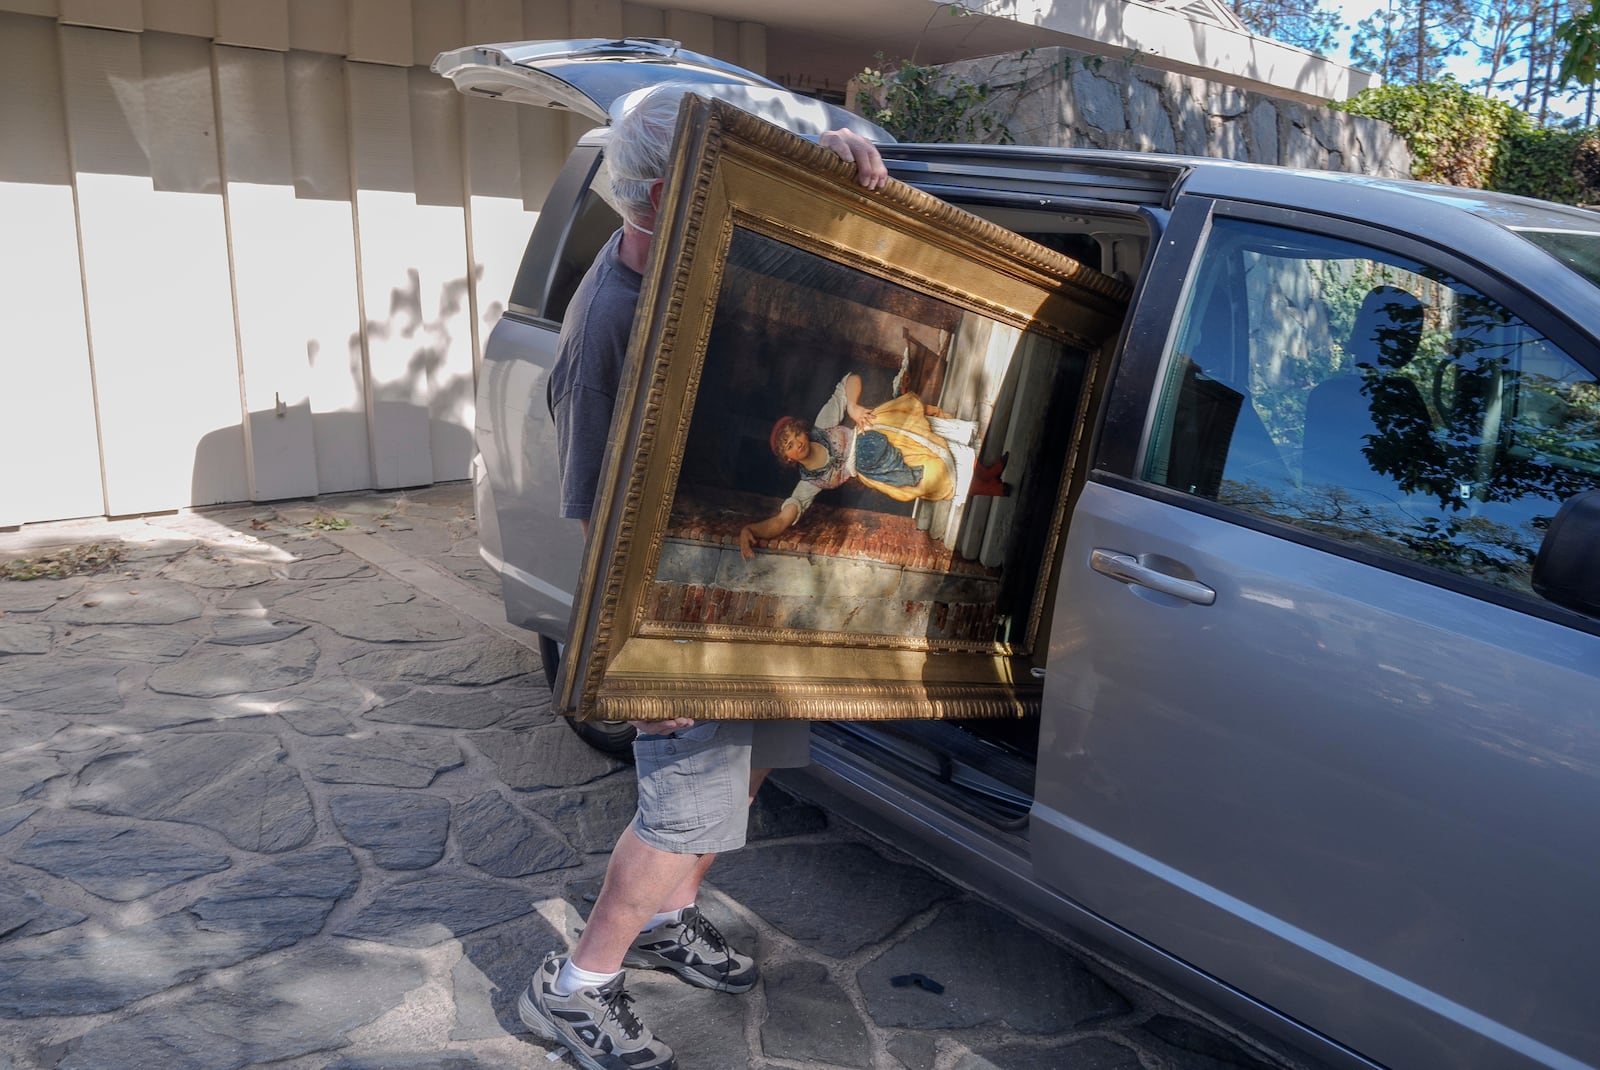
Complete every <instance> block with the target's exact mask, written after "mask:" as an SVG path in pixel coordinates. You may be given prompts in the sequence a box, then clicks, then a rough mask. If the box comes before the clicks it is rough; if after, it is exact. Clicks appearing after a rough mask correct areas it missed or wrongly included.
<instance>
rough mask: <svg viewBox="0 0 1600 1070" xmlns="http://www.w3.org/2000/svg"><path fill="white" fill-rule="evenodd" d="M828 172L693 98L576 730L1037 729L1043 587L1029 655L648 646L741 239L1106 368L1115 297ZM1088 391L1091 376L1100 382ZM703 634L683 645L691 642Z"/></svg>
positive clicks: (638, 351) (1031, 250) (1047, 255)
mask: <svg viewBox="0 0 1600 1070" xmlns="http://www.w3.org/2000/svg"><path fill="white" fill-rule="evenodd" d="M854 173H855V168H854V166H853V165H849V164H846V163H844V162H843V161H841V160H840V159H838V157H836V156H835V155H834V154H833V153H832V152H830V151H828V150H826V149H824V148H821V147H820V146H818V145H816V144H814V143H812V142H809V141H806V140H804V139H803V138H800V137H797V136H795V135H793V134H790V133H788V132H787V131H784V130H782V129H780V128H778V127H775V126H773V125H771V124H769V123H767V122H765V121H763V120H761V119H758V118H756V117H754V116H752V115H750V114H748V113H746V112H743V111H741V110H739V109H737V108H735V107H733V106H731V105H728V104H726V103H725V102H722V101H705V100H702V99H700V98H698V97H689V98H687V99H686V101H685V103H684V107H683V110H682V113H681V115H680V120H679V126H678V134H677V148H676V151H675V154H674V158H673V163H672V166H671V169H670V174H669V177H668V181H667V185H666V190H665V197H664V199H663V204H662V210H661V213H660V215H659V217H658V220H657V228H656V238H655V241H654V243H653V247H652V251H651V263H650V266H649V267H648V268H647V270H646V275H645V285H644V293H643V295H642V297H641V301H640V311H639V316H638V318H637V320H636V322H635V325H634V332H633V336H632V339H631V342H630V347H629V356H628V361H627V366H626V368H625V370H624V373H623V386H622V394H621V396H619V398H618V416H617V420H616V423H615V424H614V425H613V430H614V432H617V433H616V434H615V435H614V439H613V442H612V445H611V448H610V450H609V452H608V454H607V461H606V465H605V468H604V470H603V472H602V474H601V479H600V494H599V499H598V501H597V507H596V512H595V515H594V518H593V520H592V521H591V525H590V535H591V537H590V541H589V545H588V547H587V549H586V552H585V557H584V562H583V567H582V573H581V578H580V583H579V589H578V593H577V598H576V600H575V603H574V607H573V627H572V632H571V636H570V641H569V643H568V646H567V657H566V658H564V659H563V664H562V678H561V680H560V682H559V684H558V687H557V705H558V708H561V709H563V710H566V711H568V712H569V713H575V715H576V716H579V717H581V718H584V719H603V720H657V719H664V718H669V717H677V716H687V717H693V718H695V719H697V720H698V719H703V718H815V719H888V718H907V717H996V716H1023V715H1027V714H1030V713H1036V712H1037V710H1038V704H1039V693H1040V687H1039V684H1038V681H1037V679H1036V678H1035V676H1036V673H1035V670H1037V669H1040V668H1042V666H1043V656H1042V653H1041V651H1042V646H1043V644H1042V634H1043V628H1044V627H1045V625H1046V623H1047V622H1046V621H1045V620H1044V619H1043V613H1044V608H1045V606H1046V604H1047V602H1048V592H1049V590H1051V589H1053V587H1054V577H1053V575H1042V576H1041V577H1040V579H1039V584H1038V587H1037V591H1036V594H1035V596H1034V598H1033V600H1032V605H1031V612H1030V617H1029V620H1028V622H1027V632H1026V639H1025V641H1023V642H1021V643H1019V644H1016V645H1015V646H1012V645H1010V644H1000V643H996V644H995V645H994V648H993V649H992V650H985V651H978V652H975V651H972V650H970V649H968V650H965V651H962V650H948V649H941V648H940V647H939V644H937V643H930V642H921V643H918V642H896V641H894V638H895V637H887V639H881V640H880V639H875V638H874V637H872V636H862V635H856V634H849V635H847V634H837V633H818V632H800V631H783V632H779V633H774V634H768V635H766V636H764V637H762V638H761V639H759V640H758V639H756V638H754V637H749V636H744V635H741V634H740V632H739V630H738V629H729V628H720V629H719V628H716V627H713V626H706V627H705V628H704V629H703V630H702V631H701V633H700V635H699V636H698V637H692V636H691V637H686V636H685V634H684V628H683V626H682V625H678V626H675V628H673V629H662V628H660V627H659V626H658V627H655V628H651V627H650V626H649V622H647V621H646V619H645V612H644V597H645V594H646V591H647V588H648V587H649V585H650V582H651V578H652V577H653V576H654V575H655V573H656V569H657V565H658V563H659V561H660V558H661V553H662V547H663V532H664V529H665V527H666V522H667V515H668V511H669V509H670V506H671V504H672V499H673V494H674V490H675V488H676V486H677V482H678V477H679V473H680V468H681V463H682V454H683V446H684V443H685V442H686V436H687V435H688V433H689V425H690V419H691V417H692V415H693V412H694V403H695V398H696V396H697V392H698V389H699V385H700V376H701V373H702V370H703V368H704V361H705V354H706V347H707V342H708V338H709V334H710V328H711V323H712V319H713V314H714V311H715V307H716V303H717V297H718V293H719V287H720V284H721V279H722V270H723V263H724V261H725V259H726V256H727V252H728V249H729V243H730V241H731V240H732V235H733V231H734V228H735V226H738V227H743V228H748V229H751V230H754V231H756V232H758V233H760V234H763V235H765V236H767V237H770V238H775V239H777V240H779V241H781V242H784V243H787V244H789V245H792V246H795V247H797V248H800V249H802V250H805V251H807V252H811V253H814V254H816V255H819V256H821V257H823V258H825V259H828V260H831V261H833V262H835V263H839V264H844V265H847V266H849V267H853V268H857V269H860V270H862V271H865V272H868V273H870V274H873V275H876V276H878V277H881V278H885V279H889V280H892V281H894V282H896V283H899V284H900V285H903V286H907V287H910V288H912V289H915V290H919V291H921V292H923V293H926V294H930V295H932V296H934V297H937V298H939V299H941V300H944V301H948V302H950V303H952V304H955V305H958V306H960V307H962V308H965V309H968V310H971V311H973V312H977V313H980V314H982V315H984V316H987V317H990V318H992V319H993V320H995V321H997V322H999V323H1002V324H1007V325H1011V326H1014V327H1018V328H1022V329H1026V330H1029V331H1034V332H1039V333H1041V334H1044V335H1046V336H1047V337H1050V338H1053V339H1057V340H1060V341H1062V342H1064V343H1067V344H1069V345H1072V346H1075V347H1078V348H1079V349H1081V350H1083V351H1085V352H1088V353H1090V354H1095V353H1097V352H1098V351H1099V347H1100V344H1101V342H1102V341H1103V340H1104V339H1105V338H1106V337H1108V336H1109V335H1111V334H1112V333H1114V332H1115V331H1116V329H1117V327H1118V326H1119V324H1120V323H1121V320H1122V316H1123V312H1124V310H1125V306H1126V303H1127V300H1128V289H1127V287H1126V286H1124V285H1123V284H1122V283H1120V282H1118V281H1117V280H1115V279H1112V278H1111V277H1109V276H1106V275H1103V274H1101V273H1099V272H1097V271H1094V270H1093V269H1090V268H1088V267H1085V266H1084V265H1082V264H1080V263H1078V262H1077V261H1075V260H1071V259H1069V258H1067V257H1064V256H1061V255H1059V254H1057V253H1055V252H1053V251H1051V250H1049V249H1046V248H1044V247H1042V246H1040V245H1037V244H1035V243H1034V242H1031V241H1028V240H1027V239H1024V238H1022V237H1020V236H1018V235H1016V234H1013V233H1011V232H1009V231H1006V230H1004V229H1002V228H1000V227H997V226H995V225H994V224H991V223H989V222H986V221H984V220H982V219H979V218H977V217H975V216H972V215H970V214H968V213H966V212H964V211H961V210H960V209H957V208H955V207H953V206H951V205H948V204H946V203H944V202H942V201H939V200H937V199H935V198H933V197H930V196H928V195H927V194H925V193H922V192H921V191H919V190H917V189H914V188H912V187H911V186H908V185H905V184H903V183H900V182H897V181H894V180H890V181H889V183H888V184H887V186H886V187H885V188H884V189H882V190H880V191H876V192H874V191H868V190H865V189H863V188H862V187H861V186H859V185H858V184H857V183H856V182H855V180H854ZM1090 371H1091V375H1090V379H1091V381H1092V380H1093V379H1094V378H1096V377H1095V376H1094V375H1093V371H1094V369H1093V367H1091V369H1090ZM1092 393H1093V391H1092V390H1091V389H1089V388H1088V387H1086V388H1085V389H1084V390H1083V391H1082V398H1081V401H1080V408H1079V412H1078V414H1077V417H1078V418H1077V419H1076V421H1075V426H1074V428H1072V429H1071V431H1070V432H1064V433H1066V434H1068V435H1069V437H1070V439H1071V441H1070V443H1066V444H1064V446H1063V448H1064V449H1066V450H1068V451H1069V456H1068V457H1067V460H1066V463H1065V465H1064V467H1063V472H1064V473H1065V474H1064V476H1063V478H1062V483H1061V487H1060V492H1059V494H1058V497H1057V503H1056V507H1055V509H1054V513H1053V521H1052V523H1051V526H1050V531H1049V532H1048V536H1047V538H1048V543H1047V545H1046V548H1045V553H1044V557H1043V560H1044V561H1045V562H1046V565H1045V570H1046V572H1047V573H1050V572H1053V569H1054V564H1053V563H1054V561H1055V558H1056V556H1057V553H1056V551H1057V549H1058V542H1059V539H1060V536H1061V529H1062V526H1063V524H1064V518H1065V511H1066V500H1067V494H1068V491H1069V489H1070V488H1069V482H1070V480H1071V479H1072V478H1073V473H1074V472H1075V471H1076V470H1077V467H1078V466H1077V465H1076V464H1075V463H1074V458H1075V456H1076V455H1077V454H1078V452H1079V451H1080V448H1081V445H1082V440H1083V439H1084V437H1085V435H1084V428H1085V426H1086V424H1087V420H1086V419H1085V418H1084V417H1085V412H1084V409H1086V408H1087V405H1088V399H1089V397H1090V395H1091V394H1092ZM691 630H692V629H691Z"/></svg>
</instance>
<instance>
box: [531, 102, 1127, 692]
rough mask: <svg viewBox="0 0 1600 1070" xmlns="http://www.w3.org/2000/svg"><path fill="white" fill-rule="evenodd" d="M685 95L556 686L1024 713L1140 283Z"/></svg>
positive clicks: (572, 689)
mask: <svg viewBox="0 0 1600 1070" xmlns="http://www.w3.org/2000/svg"><path fill="white" fill-rule="evenodd" d="M684 113H685V115H684V120H683V123H682V126H681V128H680V133H679V145H678V152H677V156H676V158H675V168H674V172H673V177H672V180H671V182H670V184H669V192H668V196H667V201H666V203H665V205H664V208H663V213H662V220H660V221H658V222H659V223H661V224H662V225H660V226H658V238H657V241H656V243H655V244H656V249H655V250H654V253H655V261H654V262H653V264H652V270H651V272H650V273H649V275H648V276H647V287H646V293H645V296H644V299H643V304H642V309H641V316H640V321H639V324H638V325H637V327H636V330H635V335H634V339H633V351H632V353H631V355H630V361H629V370H628V373H627V374H626V375H625V379H626V380H627V383H628V393H627V395H626V397H625V398H624V399H623V401H622V412H623V418H622V420H621V421H620V422H619V430H620V432H621V434H620V435H618V436H617V440H616V441H615V442H614V444H613V447H612V453H611V456H610V463H609V467H608V470H607V473H606V475H605V476H604V477H603V480H602V500H601V502H600V507H599V510H598V512H597V514H596V521H595V524H594V530H595V536H596V537H595V538H594V540H593V542H592V543H591V546H590V553H589V555H588V557H587V559H586V563H585V576H584V584H583V588H582V589H581V590H580V597H579V604H578V613H577V622H576V624H575V628H574V634H573V649H574V650H575V651H576V652H577V653H578V655H579V656H578V657H575V658H569V659H567V661H566V663H565V664H566V665H567V666H569V667H570V668H569V674H568V676H567V678H566V680H565V684H564V686H563V687H562V689H561V693H560V697H562V698H563V699H564V700H565V702H566V703H567V704H568V705H569V706H570V707H571V708H572V709H573V710H574V711H575V712H577V713H578V714H579V715H580V716H590V717H606V718H620V717H627V718H645V719H649V718H653V717H667V716H678V715H686V716H692V717H697V718H699V717H795V716H799V717H828V718H840V717H859V718H876V717H927V716H999V715H1020V714H1025V713H1029V712H1032V711H1033V710H1034V709H1035V708H1036V705H1037V698H1038V688H1037V684H1036V681H1035V680H1034V674H1033V673H1032V672H1031V671H1030V670H1031V668H1032V667H1033V666H1035V665H1037V664H1041V663H1042V658H1041V657H1040V656H1039V655H1040V654H1041V650H1040V642H1041V639H1042V630H1043V628H1044V627H1045V625H1046V623H1047V622H1045V621H1044V620H1043V619H1042V617H1043V607H1044V605H1045V601H1046V595H1047V593H1048V589H1049V584H1050V581H1051V568H1052V564H1053V561H1054V557H1055V554H1056V550H1057V548H1058V543H1059V536H1060V533H1061V525H1062V523H1063V516H1064V502H1065V499H1066V495H1067V493H1068V491H1069V487H1070V480H1071V476H1072V472H1073V462H1074V459H1075V457H1076V452H1075V447H1076V445H1077V429H1078V428H1080V427H1081V426H1082V424H1083V421H1082V419H1081V413H1082V410H1083V407H1084V405H1085V404H1086V403H1087V400H1088V397H1089V393H1090V388H1091V386H1092V384H1093V382H1094V372H1095V370H1096V365H1095V358H1096V355H1097V353H1098V352H1099V351H1100V343H1101V342H1102V341H1103V340H1104V338H1105V337H1106V335H1107V334H1108V333H1109V332H1110V331H1112V330H1114V329H1115V327H1116V325H1117V323H1118V322H1119V317H1120V313H1121V309H1122V306H1123V303H1124V302H1125V300H1126V291H1125V289H1124V288H1123V287H1122V285H1121V284H1120V283H1117V282H1116V281H1115V280H1112V279H1110V278H1108V277H1107V276H1104V275H1101V274H1099V273H1098V272H1094V271H1091V270H1090V269H1088V268H1086V267H1084V266H1083V265H1081V264H1079V263H1077V262H1076V261H1072V260H1069V259H1067V258H1065V257H1062V256H1059V255H1058V254H1054V253H1052V252H1050V251H1049V250H1047V249H1044V248H1042V247H1038V246H1035V245H1033V244H1032V243H1030V242H1026V241H1025V240H1024V239H1022V238H1019V237H1017V236H1016V235H1012V234H1009V233H1008V232H1005V231H1003V230H1000V229H999V228H996V227H993V226H992V225H990V224H987V223H984V222H983V221H982V220H979V219H977V218H975V217H972V216H968V215H966V214H965V213H962V212H959V211H958V210H956V209H954V208H952V207H950V206H948V205H945V204H942V203H940V202H938V201H936V200H933V199H932V198H929V197H926V196H925V195H923V194H921V193H919V192H918V191H916V190H914V189H911V188H909V187H906V186H903V185H900V184H898V183H891V184H890V187H889V188H888V189H886V190H884V191H882V192H881V193H876V194H874V193H869V192H868V191H865V190H861V189H859V188H858V187H855V186H854V185H853V184H852V183H851V181H850V174H849V168H847V167H845V166H844V165H842V164H840V163H838V161H835V160H833V159H832V157H831V155H830V154H827V153H826V152H825V151H824V150H821V149H819V148H817V147H816V146H815V145H812V144H810V143H808V142H805V141H803V140H801V139H799V138H794V137H792V136H790V135H788V134H786V133H784V132H783V131H781V130H778V129H776V128H774V127H771V126H769V125H768V124H765V123H762V122H761V121H759V120H756V119H754V118H752V117H749V116H747V115H745V114H743V113H741V112H739V111H737V110H736V109H733V108H731V107H729V106H727V105H724V104H721V103H710V104H708V103H705V102H700V101H691V102H690V103H688V104H686V106H685V109H684Z"/></svg>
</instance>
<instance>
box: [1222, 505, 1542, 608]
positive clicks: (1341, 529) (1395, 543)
mask: <svg viewBox="0 0 1600 1070" xmlns="http://www.w3.org/2000/svg"><path fill="white" fill-rule="evenodd" d="M1218 500H1219V501H1222V502H1226V503H1228V504H1230V505H1233V506H1236V507H1238V508H1240V509H1243V510H1245V511H1246V512H1249V513H1254V514H1255V515H1257V516H1261V517H1264V518H1266V519H1269V520H1278V521H1282V522H1284V523H1288V524H1292V525H1294V526H1295V527H1297V528H1300V529H1302V530H1305V531H1310V532H1313V533H1316V534H1319V535H1325V536H1327V537H1329V538H1333V539H1337V540H1339V541H1340V542H1345V543H1351V544H1353V545H1356V546H1364V547H1366V548H1367V549H1370V550H1375V551H1378V552H1380V553H1384V554H1388V555H1390V556H1392V557H1398V558H1402V559H1404V560H1408V561H1416V562H1418V563H1419V564H1425V565H1428V566H1430V567H1433V568H1438V569H1442V570H1443V571H1446V572H1452V573H1456V574H1458V575H1462V576H1472V577H1475V578H1477V579H1480V580H1486V581H1488V582H1490V583H1493V584H1495V585H1496V586H1500V587H1506V588H1509V589H1512V590H1519V591H1522V592H1524V593H1527V592H1528V591H1530V590H1531V588H1530V586H1529V576H1530V575H1531V574H1532V571H1533V559H1534V556H1535V555H1536V554H1537V552H1538V543H1539V539H1540V537H1541V535H1542V525H1540V526H1538V527H1535V526H1533V525H1513V524H1507V523H1503V522H1501V521H1499V520H1495V519H1493V518H1491V517H1489V516H1485V515H1470V514H1466V513H1460V512H1451V513H1445V514H1433V513H1427V512H1419V511H1415V510H1414V509H1412V508H1410V506H1409V504H1408V503H1378V502H1374V501H1373V500H1372V499H1370V498H1367V497H1364V496H1361V495H1357V494H1353V493H1351V492H1350V491H1348V490H1346V489H1345V488H1343V487H1336V486H1310V487H1304V488H1301V489H1299V490H1296V489H1294V488H1292V487H1290V488H1285V487H1269V486H1265V485H1263V484H1260V483H1253V482H1243V483H1241V482H1235V481H1233V480H1224V481H1223V484H1222V493H1221V494H1220V495H1218Z"/></svg>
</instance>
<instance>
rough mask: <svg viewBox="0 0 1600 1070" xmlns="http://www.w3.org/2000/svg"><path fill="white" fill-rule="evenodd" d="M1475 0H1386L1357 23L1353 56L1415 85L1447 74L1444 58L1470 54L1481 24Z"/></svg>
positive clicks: (1390, 78)
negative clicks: (1472, 38)
mask: <svg viewBox="0 0 1600 1070" xmlns="http://www.w3.org/2000/svg"><path fill="white" fill-rule="evenodd" d="M1473 2H1474V0H1388V3H1387V5H1386V6H1385V7H1382V8H1379V9H1378V10H1376V11H1374V12H1373V13H1372V14H1371V15H1368V16H1367V17H1366V18H1364V19H1362V20H1360V21H1359V22H1358V23H1356V32H1355V35H1354V37H1353V38H1352V40H1351V43H1350V58H1351V60H1352V61H1353V62H1354V63H1355V65H1356V66H1357V67H1361V68H1363V69H1365V70H1370V71H1373V72H1375V73H1377V74H1378V75H1379V76H1381V77H1382V78H1383V80H1384V82H1385V83H1386V84H1390V85H1393V84H1397V83H1398V84H1402V85H1417V84H1420V83H1422V82H1431V81H1434V80H1436V79H1438V78H1440V77H1441V76H1443V74H1444V70H1445V61H1446V60H1448V59H1450V58H1451V57H1454V56H1460V55H1465V54H1466V48H1467V42H1468V40H1469V37H1470V35H1471V33H1472V30H1473V28H1474V26H1475V25H1476V24H1477V11H1476V10H1475V9H1474V6H1473Z"/></svg>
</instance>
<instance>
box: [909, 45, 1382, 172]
mask: <svg viewBox="0 0 1600 1070" xmlns="http://www.w3.org/2000/svg"><path fill="white" fill-rule="evenodd" d="M941 69H942V70H943V71H944V72H945V73H946V74H947V75H950V76H956V77H962V78H967V79H969V80H971V81H973V82H975V83H978V84H981V85H988V86H989V87H990V100H991V105H990V107H991V109H992V110H993V112H994V114H995V115H996V117H998V118H1000V119H1001V120H1003V121H1004V123H1005V124H1006V127H1007V128H1008V129H1009V130H1010V132H1011V136H1012V138H1013V139H1014V140H1015V141H1016V142H1017V143H1018V144H1023V145H1051V146H1077V147H1092V148H1103V149H1133V150H1138V151H1145V152H1170V153H1182V154H1184V155H1190V156H1215V157H1221V158H1224V159H1233V160H1244V161H1248V162H1250V163H1269V164H1282V165H1285V166H1288V167H1304V168H1311V169H1315V170H1332V171H1349V172H1353V173H1357V174H1370V175H1381V176H1384V177H1387V178H1409V177H1410V176H1411V152H1410V150H1409V149H1408V148H1407V147H1406V143H1405V140H1404V139H1403V138H1401V137H1400V136H1399V135H1398V134H1396V133H1395V132H1394V131H1393V130H1392V129H1390V127H1389V125H1388V124H1387V123H1384V122H1380V121H1378V120H1375V119H1368V118H1363V117H1361V116H1357V115H1347V114H1345V113H1344V112H1337V111H1334V110H1332V109H1331V108H1324V107H1316V106H1313V105H1308V104H1302V103H1299V102H1297V101H1291V100H1284V99H1282V98H1278V97H1271V96H1268V95H1266V94H1264V93H1257V92H1252V91H1247V90H1243V89H1238V88H1236V87H1233V86H1228V85H1223V84H1220V83H1218V82H1211V81H1207V80H1205V79H1203V78H1191V77H1187V76H1184V75H1180V74H1172V73H1170V72H1167V71H1159V70H1155V69H1154V68H1151V67H1143V66H1139V65H1137V64H1130V63H1127V62H1124V61H1122V60H1117V59H1109V58H1106V57H1103V56H1093V55H1089V54H1087V53H1083V52H1074V51H1072V50H1070V49H1065V48H1041V49H1037V50H1033V51H1029V52H1022V53H1013V54H1010V55H1004V56H988V57H985V58H983V59H975V60H964V61H962V62H959V63H950V64H946V65H945V66H944V67H943V68H941Z"/></svg>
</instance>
